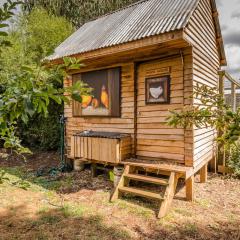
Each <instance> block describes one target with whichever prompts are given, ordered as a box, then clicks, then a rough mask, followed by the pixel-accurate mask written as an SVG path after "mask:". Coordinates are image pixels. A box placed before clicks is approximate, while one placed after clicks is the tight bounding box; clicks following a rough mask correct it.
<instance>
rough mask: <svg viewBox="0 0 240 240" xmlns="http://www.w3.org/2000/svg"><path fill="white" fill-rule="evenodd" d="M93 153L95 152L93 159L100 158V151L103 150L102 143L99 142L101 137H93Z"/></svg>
mask: <svg viewBox="0 0 240 240" xmlns="http://www.w3.org/2000/svg"><path fill="white" fill-rule="evenodd" d="M92 146H93V148H92V153H93V156H92V159H93V160H98V161H99V160H100V151H101V148H100V144H99V139H98V138H92Z"/></svg>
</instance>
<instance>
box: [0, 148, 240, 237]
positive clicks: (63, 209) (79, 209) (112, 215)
mask: <svg viewBox="0 0 240 240" xmlns="http://www.w3.org/2000/svg"><path fill="white" fill-rule="evenodd" d="M58 164H59V157H58V155H57V154H56V153H53V152H50V153H37V154H34V155H32V156H31V157H29V158H28V160H27V162H24V161H23V160H21V159H17V158H15V157H14V158H10V159H9V160H8V161H6V160H4V159H0V173H1V170H4V171H5V172H6V174H5V175H4V178H6V179H5V180H4V183H3V184H0V240H12V239H17V240H21V239H22V240H28V239H29V240H30V239H31V240H35V239H39V240H40V239H41V240H45V239H50V240H53V239H56V240H57V239H66V240H71V239H81V240H85V239H87V240H88V239H90V240H94V239H98V240H99V239H101V240H102V239H103V240H108V239H111V240H112V239H116V240H119V239H120V240H121V239H136V240H141V239H144V240H145V239H146V240H147V239H149V240H150V239H152V240H161V239H174V240H175V239H229V240H240V181H239V180H237V179H231V178H229V177H223V176H218V175H209V181H208V182H207V183H204V184H200V183H199V180H198V176H196V186H195V188H196V189H195V190H196V200H195V202H194V203H190V202H187V201H185V199H184V197H185V189H184V187H182V188H181V187H180V190H179V192H178V193H177V195H176V197H175V199H174V201H173V204H172V208H171V210H170V212H169V214H168V215H167V216H166V217H165V218H164V219H160V220H159V219H156V217H155V215H156V211H157V209H158V204H157V203H154V202H149V201H147V200H144V199H141V198H136V197H130V196H126V197H125V198H123V199H120V200H117V201H116V202H114V203H109V196H110V193H111V191H112V189H113V184H112V182H111V181H109V179H108V177H107V175H99V176H98V177H97V178H94V179H92V178H91V174H90V170H89V169H86V170H84V171H83V172H69V173H61V174H59V173H57V172H56V171H54V169H52V171H50V172H49V169H50V168H52V167H56V166H57V165H58ZM46 173H48V174H46ZM44 174H45V175H44ZM0 175H1V174H0ZM42 175H43V176H42ZM7 178H8V179H7Z"/></svg>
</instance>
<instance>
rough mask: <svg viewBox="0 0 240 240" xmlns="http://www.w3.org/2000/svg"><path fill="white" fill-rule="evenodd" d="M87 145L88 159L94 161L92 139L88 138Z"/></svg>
mask: <svg viewBox="0 0 240 240" xmlns="http://www.w3.org/2000/svg"><path fill="white" fill-rule="evenodd" d="M87 144H88V156H87V159H92V138H90V137H88V138H87Z"/></svg>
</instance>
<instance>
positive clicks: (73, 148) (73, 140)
mask: <svg viewBox="0 0 240 240" xmlns="http://www.w3.org/2000/svg"><path fill="white" fill-rule="evenodd" d="M70 146H71V151H70V157H71V158H74V157H75V153H74V152H75V137H74V136H71V145H70Z"/></svg>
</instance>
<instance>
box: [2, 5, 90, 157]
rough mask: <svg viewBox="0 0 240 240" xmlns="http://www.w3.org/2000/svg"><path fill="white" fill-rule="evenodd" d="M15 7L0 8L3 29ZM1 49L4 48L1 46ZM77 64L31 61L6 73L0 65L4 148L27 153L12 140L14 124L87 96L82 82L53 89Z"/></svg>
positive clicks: (18, 143) (25, 149) (79, 65)
mask: <svg viewBox="0 0 240 240" xmlns="http://www.w3.org/2000/svg"><path fill="white" fill-rule="evenodd" d="M15 6H16V4H15V3H13V2H11V1H8V2H7V3H6V4H4V6H3V8H1V11H0V13H1V14H0V17H1V18H0V24H1V25H0V27H1V26H2V28H3V26H5V25H3V24H2V23H3V21H5V20H7V19H8V18H9V17H11V16H12V15H13V13H12V12H10V11H9V9H14V7H15ZM8 12H9V14H7V13H8ZM5 15H7V17H5ZM2 32H5V34H3V39H7V36H8V33H7V32H6V31H2ZM7 40H8V39H7ZM1 49H2V50H4V49H5V45H4V44H3V45H1ZM81 65H82V64H81V63H80V61H79V60H76V59H70V58H65V59H64V62H63V64H62V65H58V66H49V65H47V64H42V63H40V62H33V63H32V64H31V65H22V64H19V65H17V66H16V69H15V71H12V72H9V71H7V70H6V67H5V66H4V65H3V66H1V68H0V69H1V70H0V72H1V82H0V84H1V92H2V93H1V96H0V136H1V139H3V140H4V142H5V143H4V147H6V148H9V147H11V148H15V150H16V151H17V152H18V153H19V152H20V153H24V152H29V150H28V149H27V148H24V147H22V145H21V141H20V139H19V138H17V137H16V134H15V133H16V124H17V121H19V120H21V121H23V122H24V123H28V121H29V119H30V118H31V117H33V116H34V114H40V115H44V116H47V115H48V107H49V104H50V101H51V100H52V101H54V102H55V103H57V104H62V103H64V102H66V103H69V98H73V99H75V100H77V101H81V95H88V94H90V91H91V90H90V89H89V88H88V87H87V86H86V85H85V84H84V83H82V82H78V83H77V84H75V85H74V86H72V87H68V88H58V87H55V86H56V85H55V83H56V82H57V83H61V82H62V79H63V78H64V77H67V71H68V70H72V69H79V68H80V67H81ZM2 76H6V78H5V79H4V77H2ZM2 79H3V81H2ZM64 93H66V94H67V95H64Z"/></svg>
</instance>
